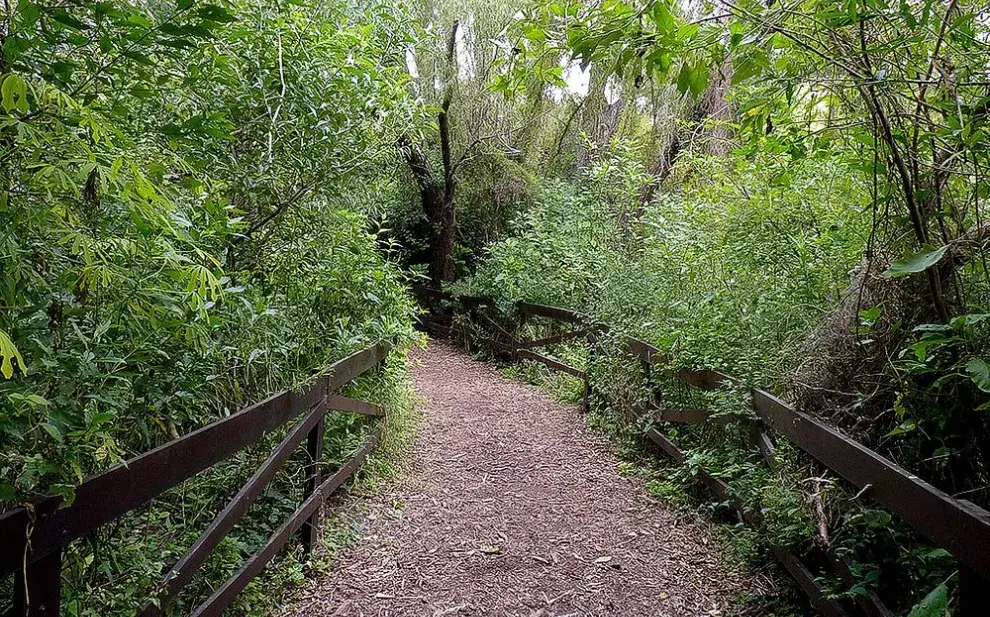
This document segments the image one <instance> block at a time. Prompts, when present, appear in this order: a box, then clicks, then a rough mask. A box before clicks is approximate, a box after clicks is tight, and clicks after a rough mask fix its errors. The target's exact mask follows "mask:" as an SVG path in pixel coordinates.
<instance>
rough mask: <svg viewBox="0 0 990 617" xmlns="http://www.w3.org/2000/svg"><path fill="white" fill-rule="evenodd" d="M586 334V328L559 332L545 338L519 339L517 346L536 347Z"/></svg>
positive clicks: (523, 347)
mask: <svg viewBox="0 0 990 617" xmlns="http://www.w3.org/2000/svg"><path fill="white" fill-rule="evenodd" d="M587 334H588V331H587V330H574V331H571V332H561V333H560V334H555V335H553V336H548V337H546V338H541V339H536V340H533V341H519V342H518V346H519V348H521V349H534V348H536V347H543V346H545V345H553V344H555V343H563V342H564V341H569V340H571V339H576V338H581V337H582V336H585V335H587Z"/></svg>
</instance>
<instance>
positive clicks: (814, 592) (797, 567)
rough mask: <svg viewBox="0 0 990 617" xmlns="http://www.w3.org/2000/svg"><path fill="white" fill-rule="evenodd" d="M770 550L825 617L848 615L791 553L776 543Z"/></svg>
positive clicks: (843, 616) (844, 616) (845, 616)
mask: <svg viewBox="0 0 990 617" xmlns="http://www.w3.org/2000/svg"><path fill="white" fill-rule="evenodd" d="M770 552H772V553H773V556H774V557H775V558H776V559H777V561H779V562H780V563H781V565H783V566H784V568H785V569H786V570H787V572H788V573H789V574H790V575H791V578H793V579H794V580H795V581H796V582H797V584H798V587H800V588H801V590H802V591H803V592H804V593H805V595H807V596H808V599H809V600H810V601H811V606H813V607H814V608H816V609H818V611H820V612H821V613H822V614H823V615H826V617H848V613H847V612H846V611H845V610H843V608H842V606H840V605H839V603H838V602H836V601H835V600H831V599H829V598H828V597H827V596H826V595H825V591H824V590H823V589H822V586H821V585H819V584H818V581H816V580H815V576H814V575H813V574H812V573H811V571H809V570H808V568H807V567H806V566H805V565H804V564H803V563H801V560H800V559H798V558H797V557H796V556H795V555H794V554H793V553H791V552H789V551H787V550H785V549H783V548H781V547H779V546H776V545H771V546H770Z"/></svg>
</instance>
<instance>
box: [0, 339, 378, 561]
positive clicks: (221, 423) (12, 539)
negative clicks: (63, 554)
mask: <svg viewBox="0 0 990 617" xmlns="http://www.w3.org/2000/svg"><path fill="white" fill-rule="evenodd" d="M385 349H386V348H385V347H384V346H381V345H376V346H374V347H370V348H368V349H365V350H362V351H359V352H357V353H354V354H351V355H350V356H348V357H346V358H344V359H342V360H340V361H338V362H336V363H334V364H333V365H331V367H330V368H329V369H328V373H329V375H327V376H321V377H319V378H317V379H316V380H315V381H314V383H313V384H312V385H310V386H308V387H307V388H305V389H303V390H302V391H300V392H290V391H285V392H280V393H278V394H275V395H273V396H271V397H269V398H267V399H265V400H264V401H261V402H260V403H257V404H255V405H251V406H249V407H247V408H245V409H243V410H241V411H239V412H237V413H235V414H233V415H231V416H229V417H227V418H224V419H222V420H218V421H217V422H214V423H212V424H209V425H207V426H204V427H203V428H200V429H198V430H196V431H193V432H192V433H189V434H188V435H185V436H183V437H181V438H179V439H176V440H175V441H171V442H169V443H166V444H164V445H162V446H159V447H158V448H155V449H154V450H151V451H149V452H146V453H144V454H142V455H140V456H137V457H135V458H133V459H131V460H129V461H127V462H126V463H124V464H122V465H118V466H117V467H113V468H111V469H108V470H107V471H104V472H101V473H99V474H97V475H95V476H92V477H91V478H89V479H88V480H86V481H85V482H83V483H82V484H80V485H79V486H78V487H76V497H75V501H74V502H73V503H72V505H71V506H69V507H66V508H62V509H59V507H58V506H59V504H60V503H61V499H60V498H48V499H44V500H42V501H40V502H38V503H37V504H35V505H34V511H35V522H34V529H33V531H32V532H31V550H30V551H28V552H27V555H26V556H25V547H26V538H27V530H28V528H29V525H30V524H31V521H30V517H29V515H28V512H27V510H26V509H25V508H15V509H12V510H8V511H7V512H5V513H3V514H0V575H2V574H6V573H8V572H13V571H15V570H18V569H20V568H21V566H22V563H23V560H25V559H26V560H27V562H28V563H31V562H33V561H35V560H37V559H40V558H41V557H44V556H45V555H47V554H49V553H52V552H54V551H56V550H58V549H59V548H61V547H63V546H65V545H66V544H68V543H69V542H71V541H72V540H75V539H76V538H79V537H82V536H83V535H85V534H87V533H89V532H90V531H93V530H94V529H96V528H98V527H99V526H100V525H103V524H104V523H108V522H110V521H112V520H114V519H116V518H119V517H121V516H123V515H124V514H126V513H128V512H130V511H131V510H133V509H135V508H138V507H140V506H142V505H144V504H145V503H147V502H148V501H150V500H151V499H153V498H154V497H156V496H157V495H159V494H161V493H163V492H164V491H166V490H168V489H170V488H172V487H173V486H176V485H177V484H179V483H180V482H183V481H184V480H186V479H188V478H190V477H191V476H193V475H195V474H197V473H199V472H200V471H203V470H204V469H206V468H208V467H210V466H212V465H214V464H215V463H217V462H218V461H221V460H223V459H226V458H229V457H230V456H231V455H232V454H234V453H235V452H238V451H240V450H242V449H243V448H245V447H247V446H248V445H250V444H252V443H254V442H255V441H257V440H258V439H259V438H260V437H261V436H262V435H264V434H265V433H267V432H269V431H271V430H274V429H275V428H278V427H279V426H282V425H283V424H285V423H286V422H288V421H290V420H292V419H293V418H295V417H296V416H298V415H299V414H300V413H302V412H303V411H305V410H307V409H310V408H311V407H313V406H314V405H315V404H316V403H317V402H319V400H320V399H322V398H323V397H324V396H325V395H326V393H327V391H328V390H330V391H333V390H336V389H338V388H339V387H340V386H342V385H343V384H345V383H347V382H348V381H351V380H352V379H354V377H356V376H358V375H360V374H361V373H363V372H364V371H366V370H368V369H369V368H371V367H373V366H374V365H375V364H376V363H377V362H378V361H379V360H381V359H382V358H384V356H385Z"/></svg>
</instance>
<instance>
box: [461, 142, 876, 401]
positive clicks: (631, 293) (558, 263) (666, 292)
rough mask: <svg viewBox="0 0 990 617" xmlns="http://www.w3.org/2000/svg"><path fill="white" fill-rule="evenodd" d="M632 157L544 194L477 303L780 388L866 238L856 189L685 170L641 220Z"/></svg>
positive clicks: (810, 175) (815, 179) (760, 163)
mask: <svg viewBox="0 0 990 617" xmlns="http://www.w3.org/2000/svg"><path fill="white" fill-rule="evenodd" d="M629 157H630V155H629V153H628V152H623V151H617V152H616V153H615V154H614V155H613V156H606V157H604V158H603V160H602V161H601V162H600V163H599V164H598V165H596V166H595V167H593V168H592V169H591V170H589V171H588V173H587V175H586V176H585V178H584V180H583V181H582V183H581V184H580V185H579V186H577V187H575V188H573V189H570V188H568V187H566V186H565V185H561V184H554V183H549V184H548V185H547V186H546V187H544V189H543V191H542V193H541V194H540V195H539V197H538V203H537V205H536V206H535V207H533V208H531V209H530V210H529V211H528V212H526V213H524V214H522V215H521V217H520V219H519V220H518V221H517V223H516V225H515V230H516V235H514V236H513V237H510V238H507V239H506V240H504V241H502V242H498V243H496V244H494V245H492V246H491V247H489V253H490V255H489V258H488V259H487V260H486V261H485V262H484V263H482V265H481V266H480V267H479V269H478V271H477V273H476V276H475V277H474V279H473V280H472V286H473V289H474V290H475V291H476V292H478V293H482V294H490V295H494V296H496V297H508V298H525V299H527V300H529V301H533V302H542V303H547V304H555V305H559V306H569V307H575V308H579V309H584V310H585V311H586V312H588V313H589V314H592V315H595V316H598V317H600V318H602V319H604V320H605V321H607V322H609V323H613V324H616V325H621V326H624V327H627V328H628V329H629V330H630V331H632V332H634V333H636V334H637V335H640V336H641V337H643V338H646V339H648V340H651V341H652V342H654V343H656V344H658V345H659V346H660V347H662V348H664V349H665V350H669V351H671V352H673V353H674V354H675V355H676V356H677V357H678V359H679V360H681V361H682V362H683V363H684V364H687V365H699V366H705V367H706V368H726V369H731V371H732V372H733V374H736V375H739V376H742V377H747V378H754V379H755V378H759V379H760V380H761V382H762V383H767V382H769V381H773V380H777V379H779V378H780V377H781V376H782V375H783V374H784V372H785V371H786V370H787V368H788V367H789V365H791V364H793V362H794V361H795V358H796V357H797V355H798V353H799V352H800V348H801V345H802V344H803V343H804V340H805V337H806V336H807V333H808V332H809V331H810V330H811V329H812V328H813V327H814V326H815V325H816V323H817V321H818V319H819V318H820V316H821V314H822V312H823V311H825V310H827V309H828V308H829V307H830V306H831V305H832V304H834V303H835V302H836V301H837V299H838V295H839V293H840V291H841V289H842V288H843V286H844V284H845V280H846V278H847V276H848V272H849V270H850V269H851V268H852V267H853V265H854V264H855V263H856V262H857V261H858V259H859V256H860V251H861V250H862V248H863V245H864V242H865V239H866V236H867V235H868V227H867V225H868V223H869V221H868V219H867V216H866V213H864V212H861V211H857V210H855V209H852V208H850V207H849V204H850V203H855V200H856V199H857V191H858V190H859V188H860V187H859V186H858V185H857V183H856V182H855V181H854V180H853V179H851V178H850V177H849V175H848V174H846V173H844V172H843V171H842V170H841V168H839V167H838V166H836V165H834V164H833V163H832V162H831V161H830V160H829V159H828V158H827V157H824V156H823V157H821V158H817V159H813V160H804V161H800V162H798V163H795V164H793V165H789V164H788V160H787V157H786V155H785V156H783V157H775V156H771V155H767V156H763V157H761V158H759V159H757V160H755V161H752V162H750V161H747V160H741V161H738V162H736V163H734V168H726V167H725V166H723V165H722V164H721V163H719V162H716V161H709V160H693V161H691V162H690V163H687V164H688V165H690V166H691V167H693V168H694V171H695V172H696V175H695V176H694V179H693V180H692V182H691V184H689V185H686V186H685V187H684V188H683V189H682V190H679V191H676V192H671V193H666V194H664V195H662V196H661V197H660V198H658V199H657V200H656V201H655V202H654V203H652V204H649V205H647V206H645V207H644V211H643V212H642V214H641V215H640V218H639V220H638V221H635V222H629V223H628V224H626V227H627V230H626V231H625V232H624V231H623V225H624V222H623V221H624V220H626V219H631V218H632V217H633V214H632V212H633V211H634V210H635V208H636V207H637V204H636V196H637V194H638V191H636V190H635V188H634V187H636V186H638V183H641V182H642V172H641V169H640V168H639V167H638V163H635V162H634V161H630V158H629Z"/></svg>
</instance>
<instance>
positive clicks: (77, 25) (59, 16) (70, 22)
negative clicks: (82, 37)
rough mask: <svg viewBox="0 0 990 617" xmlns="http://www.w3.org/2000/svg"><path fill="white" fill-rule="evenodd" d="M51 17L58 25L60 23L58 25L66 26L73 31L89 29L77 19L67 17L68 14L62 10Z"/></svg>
mask: <svg viewBox="0 0 990 617" xmlns="http://www.w3.org/2000/svg"><path fill="white" fill-rule="evenodd" d="M52 17H53V18H54V19H55V21H57V22H58V23H60V24H62V25H64V26H68V27H70V28H72V29H74V30H88V29H89V26H88V25H86V24H84V23H83V22H81V21H79V20H78V19H76V18H75V17H73V16H72V15H69V13H68V12H67V11H64V10H62V11H58V12H56V13H55V14H54V15H52Z"/></svg>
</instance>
